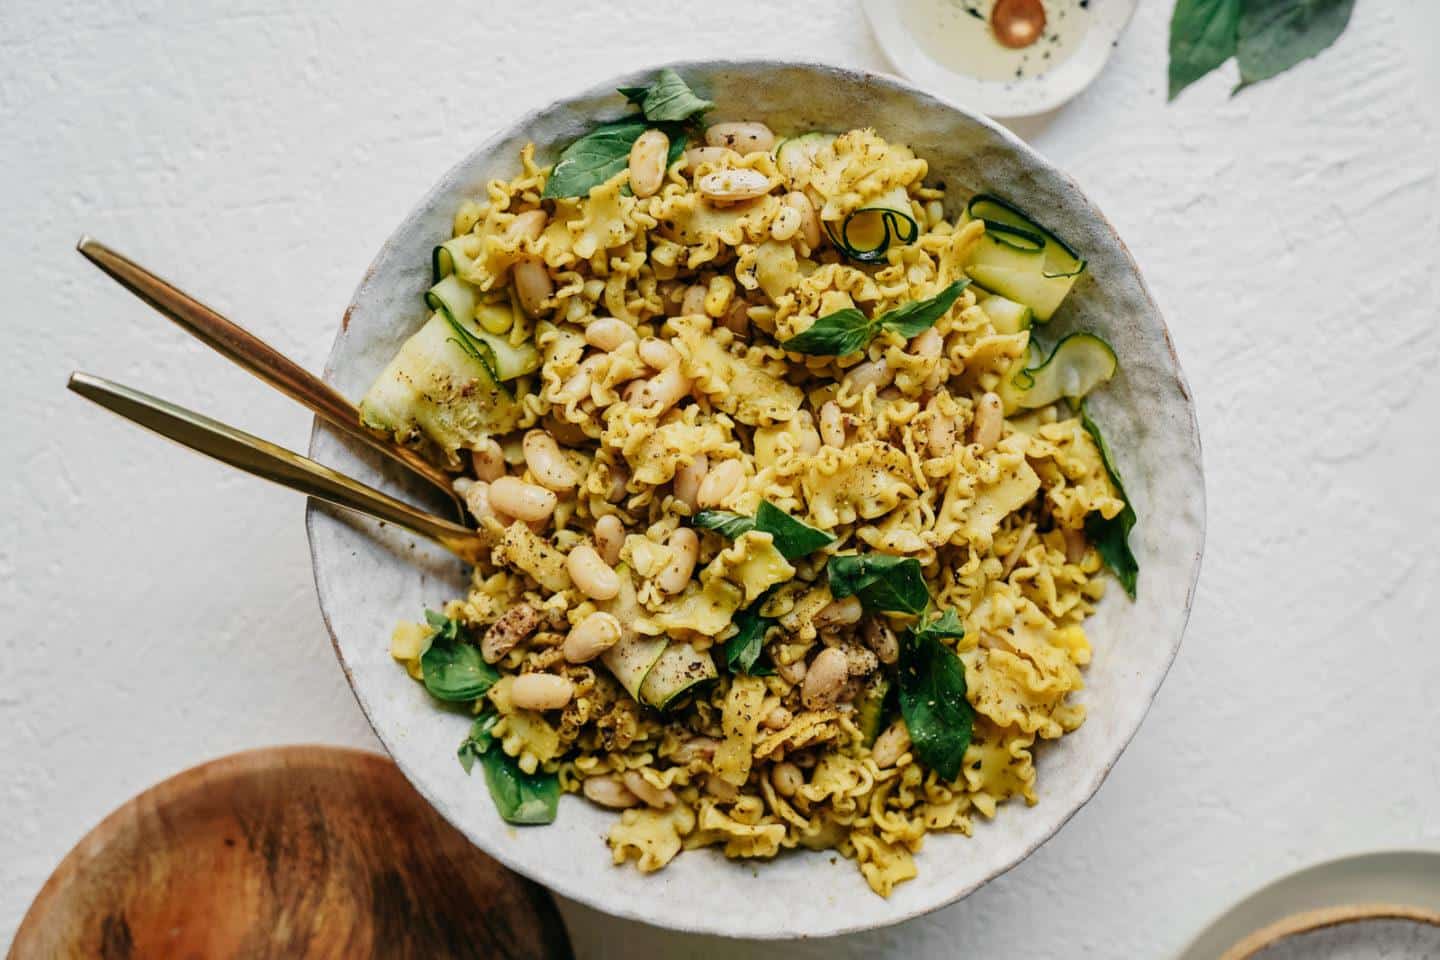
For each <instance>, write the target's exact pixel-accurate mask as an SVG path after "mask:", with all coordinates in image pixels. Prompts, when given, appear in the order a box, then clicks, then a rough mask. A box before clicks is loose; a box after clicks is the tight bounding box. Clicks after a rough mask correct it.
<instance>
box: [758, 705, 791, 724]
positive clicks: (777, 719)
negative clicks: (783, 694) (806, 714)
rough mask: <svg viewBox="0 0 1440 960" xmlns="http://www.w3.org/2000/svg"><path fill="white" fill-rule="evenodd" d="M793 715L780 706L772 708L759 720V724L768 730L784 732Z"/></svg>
mask: <svg viewBox="0 0 1440 960" xmlns="http://www.w3.org/2000/svg"><path fill="white" fill-rule="evenodd" d="M794 719H795V715H794V714H793V713H791V712H790V711H789V710H787V709H785V708H784V707H781V706H776V707H772V708H771V710H770V712H769V713H767V714H765V716H763V717H761V718H760V722H761V723H762V724H764V725H765V727H766V728H767V729H770V730H784V729H785V728H786V727H788V726H790V723H791V721H793V720H794Z"/></svg>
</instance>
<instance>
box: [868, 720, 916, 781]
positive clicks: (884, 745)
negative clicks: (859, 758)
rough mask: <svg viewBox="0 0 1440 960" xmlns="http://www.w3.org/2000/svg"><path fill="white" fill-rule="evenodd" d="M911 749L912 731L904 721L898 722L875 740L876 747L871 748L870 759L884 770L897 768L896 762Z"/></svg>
mask: <svg viewBox="0 0 1440 960" xmlns="http://www.w3.org/2000/svg"><path fill="white" fill-rule="evenodd" d="M909 749H910V729H909V728H908V727H906V726H905V721H904V720H896V721H895V722H894V723H892V724H890V726H888V727H886V728H885V732H884V733H882V734H880V736H878V737H876V738H875V745H874V746H872V747H871V748H870V758H871V759H872V760H874V761H875V766H877V767H879V768H881V769H882V770H883V769H885V768H886V767H893V766H895V763H896V761H898V760H899V759H900V758H901V757H902V756H904V755H905V752H906V751H907V750H909Z"/></svg>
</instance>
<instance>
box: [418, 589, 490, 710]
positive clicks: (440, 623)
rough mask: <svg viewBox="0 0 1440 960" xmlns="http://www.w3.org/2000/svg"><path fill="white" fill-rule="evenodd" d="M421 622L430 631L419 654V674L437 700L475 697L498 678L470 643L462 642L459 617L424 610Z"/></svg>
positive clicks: (481, 694) (477, 697) (479, 696)
mask: <svg viewBox="0 0 1440 960" xmlns="http://www.w3.org/2000/svg"><path fill="white" fill-rule="evenodd" d="M425 622H426V623H428V624H430V626H431V628H432V629H433V630H434V633H432V634H431V635H430V641H429V646H428V648H427V649H426V650H425V652H424V653H422V654H420V674H421V676H422V677H424V680H425V689H426V690H429V691H430V695H431V696H432V697H434V698H435V699H437V700H445V701H448V702H451V703H462V702H465V701H469V700H478V699H480V698H481V697H483V696H484V695H485V692H486V691H487V690H489V689H490V688H491V687H492V686H494V685H495V683H496V682H497V681H498V680H499V679H500V674H499V672H498V671H496V669H495V668H494V667H492V666H490V664H488V663H486V662H485V659H484V658H483V657H482V656H480V651H479V649H478V648H476V647H475V646H474V645H472V644H469V643H466V642H465V638H464V635H463V630H462V628H461V626H460V623H459V621H457V620H452V619H450V618H448V617H443V616H441V615H440V614H438V613H436V612H435V611H433V610H426V611H425Z"/></svg>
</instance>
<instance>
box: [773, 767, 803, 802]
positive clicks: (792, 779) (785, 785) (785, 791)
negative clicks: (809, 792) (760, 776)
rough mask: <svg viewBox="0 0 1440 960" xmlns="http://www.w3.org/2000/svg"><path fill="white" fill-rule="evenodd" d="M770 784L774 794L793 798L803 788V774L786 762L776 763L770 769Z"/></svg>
mask: <svg viewBox="0 0 1440 960" xmlns="http://www.w3.org/2000/svg"><path fill="white" fill-rule="evenodd" d="M770 783H771V784H773V785H774V787H775V792H776V793H778V794H780V796H782V797H793V796H795V794H796V793H797V792H798V791H799V790H800V788H801V787H803V786H805V774H803V773H801V772H800V768H799V767H797V766H795V764H793V763H791V762H789V761H788V760H787V761H785V762H783V763H777V764H775V766H773V767H771V768H770Z"/></svg>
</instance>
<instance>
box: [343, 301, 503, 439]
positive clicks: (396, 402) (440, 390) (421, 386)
mask: <svg viewBox="0 0 1440 960" xmlns="http://www.w3.org/2000/svg"><path fill="white" fill-rule="evenodd" d="M456 329H457V328H456V326H455V325H454V324H452V322H451V321H450V319H449V318H448V317H446V316H444V315H442V314H439V313H435V314H432V315H431V316H430V319H429V320H427V321H426V322H425V325H424V326H423V327H421V328H420V330H419V331H418V332H417V333H416V334H415V335H414V336H412V337H411V338H410V339H409V340H406V341H405V344H404V345H403V346H402V347H401V348H400V352H399V353H398V354H396V355H395V359H393V360H391V361H390V364H389V365H388V366H387V367H386V368H385V369H384V370H383V371H381V373H380V376H379V377H377V378H376V380H375V382H374V384H372V385H371V387H370V389H369V390H368V391H367V392H366V393H365V397H364V399H363V400H361V401H360V422H361V423H363V424H364V425H365V426H367V427H370V428H371V429H373V430H381V431H384V432H385V433H388V434H391V435H393V436H394V437H395V438H396V439H397V440H399V441H401V442H402V443H404V442H414V441H416V440H419V439H421V437H427V438H429V439H430V440H431V441H433V442H434V443H435V444H436V445H437V446H438V447H440V448H441V449H442V450H443V451H445V452H446V454H447V455H450V456H452V457H453V455H454V454H455V451H457V450H469V449H474V448H475V447H477V446H479V445H480V444H481V443H482V442H483V441H485V440H486V439H487V438H488V437H490V436H492V435H494V434H500V433H506V432H508V431H510V430H513V429H515V426H516V425H517V424H518V423H519V421H520V412H521V411H520V406H519V404H517V403H516V402H515V399H514V398H513V397H512V396H510V395H509V394H508V393H507V392H506V390H505V389H504V387H503V385H502V384H501V383H500V381H499V379H498V377H497V375H496V374H495V372H494V371H495V367H496V366H497V364H496V363H495V362H494V361H495V360H496V359H498V358H497V357H494V356H493V355H492V357H490V358H488V359H487V358H486V357H485V356H484V354H483V351H479V350H472V349H469V348H467V347H466V346H465V345H464V344H463V343H462V340H461V338H460V337H458V336H457V334H456ZM465 329H469V328H465ZM470 332H471V333H472V334H473V333H475V331H474V330H473V329H471V330H470Z"/></svg>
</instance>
